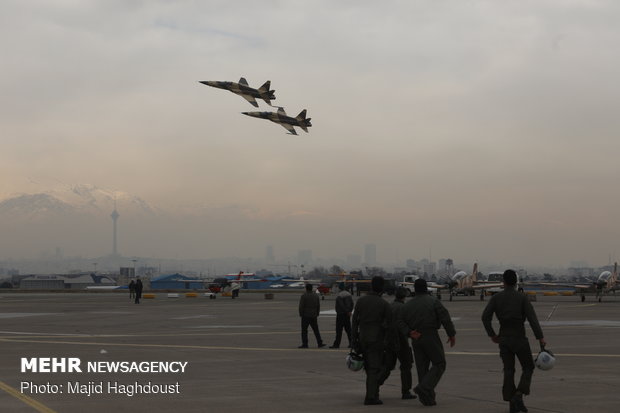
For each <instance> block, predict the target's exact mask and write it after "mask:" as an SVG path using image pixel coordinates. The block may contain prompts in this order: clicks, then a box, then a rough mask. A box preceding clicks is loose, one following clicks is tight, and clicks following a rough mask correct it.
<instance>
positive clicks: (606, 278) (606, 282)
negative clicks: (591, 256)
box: [526, 262, 620, 303]
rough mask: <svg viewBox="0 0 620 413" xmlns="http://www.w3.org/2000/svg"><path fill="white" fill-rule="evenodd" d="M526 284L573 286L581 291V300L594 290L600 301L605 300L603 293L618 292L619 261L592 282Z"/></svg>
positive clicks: (534, 283) (619, 285)
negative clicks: (611, 269) (610, 269)
mask: <svg viewBox="0 0 620 413" xmlns="http://www.w3.org/2000/svg"><path fill="white" fill-rule="evenodd" d="M526 285H542V286H546V287H572V288H574V289H575V290H577V291H579V293H580V295H581V301H582V302H583V301H585V300H586V294H585V293H586V292H588V291H590V292H591V291H592V290H594V292H595V293H596V299H597V300H598V302H599V303H600V302H602V301H603V295H605V294H606V293H610V292H612V293H614V294H615V293H616V290H618V288H619V287H620V280H619V279H618V263H617V262H616V263H614V268H613V272H612V271H603V272H601V273H600V274H599V276H598V277H597V278H596V280H594V281H592V284H579V283H578V284H575V283H562V282H528V283H526Z"/></svg>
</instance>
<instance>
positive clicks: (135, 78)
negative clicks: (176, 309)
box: [0, 0, 620, 266]
mask: <svg viewBox="0 0 620 413" xmlns="http://www.w3.org/2000/svg"><path fill="white" fill-rule="evenodd" d="M618 21H620V4H619V3H618V2H616V1H611V0H610V1H596V0H583V1H578V0H573V1H569V0H536V1H516V0H505V1H465V0H454V1H448V0H427V1H410V0H406V1H405V0H403V1H389V0H388V1H382V2H377V1H327V0H326V1H321V0H313V1H292V0H286V1H285V0H282V1H254V0H253V1H249V0H248V1H231V0H223V1H137V0H136V1H110V0H101V1H81V0H79V1H78V0H58V1H21V0H19V1H18V0H14V1H11V0H8V1H7V0H5V1H3V2H2V3H0V50H2V58H1V62H2V63H1V64H0V71H1V72H0V74H1V76H0V139H1V142H2V150H0V198H5V197H7V196H9V195H11V194H14V193H34V192H37V191H44V190H46V189H48V188H49V187H52V186H53V185H57V184H58V183H60V182H62V183H66V184H78V183H80V184H84V183H88V184H94V185H98V186H100V187H105V188H112V189H114V190H119V191H125V192H128V193H131V194H135V195H137V196H140V197H141V198H143V199H145V200H147V202H149V203H150V204H152V205H156V206H157V207H160V208H163V209H166V210H167V211H188V210H193V209H195V208H198V207H200V208H202V210H211V211H213V210H217V211H221V210H227V211H231V212H230V213H231V214H233V218H230V216H229V218H228V219H229V221H230V222H229V223H228V224H227V225H229V226H228V227H227V225H224V224H222V225H218V226H217V231H222V232H221V233H220V232H215V229H213V231H212V232H211V233H210V234H209V238H210V239H211V242H212V243H213V245H214V249H213V250H210V251H209V252H206V251H205V254H206V255H208V254H217V255H240V256H244V255H254V256H261V255H262V254H263V253H264V248H265V246H266V245H269V244H271V245H274V248H275V249H276V254H277V255H278V254H280V255H284V254H294V253H295V252H296V251H297V250H298V249H307V248H308V249H312V250H313V251H314V253H315V255H321V256H332V255H333V256H341V255H346V254H352V253H356V254H361V252H362V248H363V245H364V244H366V243H375V244H377V247H378V255H379V259H380V260H393V259H395V258H399V259H401V260H404V259H406V258H409V257H413V258H422V257H426V256H428V254H429V249H430V248H432V251H433V252H432V254H433V258H439V257H452V258H454V259H455V260H460V261H466V262H471V261H474V260H487V261H494V262H506V263H520V264H523V265H527V264H540V265H550V266H551V265H560V264H562V265H567V264H568V263H569V261H571V260H587V261H589V262H590V263H591V264H592V265H602V264H606V263H607V261H608V259H609V256H610V255H611V256H612V257H613V258H615V259H616V258H617V259H620V250H619V249H618V245H619V244H618V242H619V240H618V237H619V235H620V220H618V212H617V211H618V205H620V195H619V191H618V190H617V179H618V176H619V172H620V167H619V163H618V153H620V152H619V150H620V143H619V140H618V132H619V131H620V116H618V107H619V103H620V102H619V101H620V82H619V81H618V73H620V54H619V53H618V44H620V25H618ZM242 76H243V77H245V78H246V79H247V80H248V82H249V83H250V85H251V86H255V87H259V86H260V85H262V83H263V82H265V81H266V80H271V82H272V83H271V84H272V88H273V89H275V90H276V97H277V99H276V101H275V102H274V104H277V105H281V106H284V107H285V108H286V110H287V112H288V113H289V114H291V115H296V114H297V113H299V112H300V111H301V110H302V109H307V110H308V116H310V117H311V118H312V123H313V126H312V128H310V133H309V134H305V133H304V132H303V131H301V130H300V131H299V134H300V135H299V136H290V135H287V134H286V131H285V130H284V129H283V128H282V127H280V126H278V125H276V124H274V123H271V122H268V121H265V120H260V119H254V118H250V117H246V116H243V115H241V114H240V112H242V111H250V110H254V108H253V107H252V106H251V105H249V104H248V103H247V102H245V100H243V99H242V98H241V97H238V96H235V95H233V94H232V93H230V92H227V91H223V90H218V89H214V88H210V87H206V86H204V85H201V84H199V83H198V81H199V80H232V81H238V80H239V78H240V77H242ZM260 103H261V110H268V106H266V105H265V104H263V103H262V101H261V102H260ZM121 214H122V212H121ZM234 216H236V217H237V218H238V219H236V218H234ZM240 223H243V224H244V225H248V228H251V229H250V230H249V231H251V234H248V233H247V232H246V234H245V235H247V236H245V235H244V228H245V227H242V226H241V224H240ZM171 231H172V230H171ZM231 234H234V235H231ZM219 236H221V237H223V238H226V239H229V240H230V241H229V242H227V243H226V244H225V245H226V246H225V247H222V248H220V249H219V250H218V249H217V248H216V245H217V242H213V238H215V239H217V238H218V237H219ZM205 237H206V236H205ZM179 238H182V237H179ZM170 247H171V248H172V249H174V248H176V249H177V251H172V250H171V251H157V252H155V251H156V249H153V251H146V250H141V249H140V247H139V246H138V245H136V246H133V247H131V248H133V249H134V251H133V252H132V251H125V252H126V253H127V254H128V255H129V254H132V253H133V254H136V255H137V254H147V253H150V252H152V253H159V254H168V255H169V256H170V257H183V256H185V255H191V256H193V257H196V254H198V252H196V251H198V250H196V251H194V250H191V252H190V253H188V254H186V253H185V252H184V251H185V250H189V248H186V247H187V246H184V245H182V244H178V245H176V246H175V245H172V246H170ZM131 248H129V247H128V248H126V249H131ZM235 248H238V250H237V251H235Z"/></svg>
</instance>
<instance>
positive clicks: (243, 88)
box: [200, 77, 276, 107]
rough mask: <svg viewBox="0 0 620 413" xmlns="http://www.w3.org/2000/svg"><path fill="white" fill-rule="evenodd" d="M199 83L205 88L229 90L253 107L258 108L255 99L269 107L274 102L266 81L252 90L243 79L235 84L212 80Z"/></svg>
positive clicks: (273, 95)
mask: <svg viewBox="0 0 620 413" xmlns="http://www.w3.org/2000/svg"><path fill="white" fill-rule="evenodd" d="M200 83H202V84H203V85H207V86H212V87H216V88H218V89H224V90H230V91H231V92H232V93H234V94H236V95H239V96H241V97H242V98H244V99H245V100H247V101H248V102H250V103H251V104H252V106H254V107H258V103H257V102H256V99H262V100H264V101H265V102H266V103H267V104H268V105H269V106H271V101H272V100H275V98H276V96H275V92H276V91H275V90H269V88H270V87H271V81H269V80H268V81H266V82H265V83H264V84H263V85H262V86H261V87H260V88H258V89H254V88H252V87H250V86H249V85H248V81H247V80H245V78H243V77H242V78H241V79H239V83H235V82H220V81H214V80H203V81H201V82H200Z"/></svg>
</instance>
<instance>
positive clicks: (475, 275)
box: [471, 262, 478, 282]
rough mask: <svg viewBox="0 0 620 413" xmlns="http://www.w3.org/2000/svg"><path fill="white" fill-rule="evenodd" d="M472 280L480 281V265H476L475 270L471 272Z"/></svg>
mask: <svg viewBox="0 0 620 413" xmlns="http://www.w3.org/2000/svg"><path fill="white" fill-rule="evenodd" d="M471 279H472V281H473V282H476V281H478V263H477V262H475V263H474V269H473V270H472V272H471Z"/></svg>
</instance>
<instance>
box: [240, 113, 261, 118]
mask: <svg viewBox="0 0 620 413" xmlns="http://www.w3.org/2000/svg"><path fill="white" fill-rule="evenodd" d="M241 113H243V114H244V115H248V116H252V117H253V118H258V117H259V116H258V113H257V112H241Z"/></svg>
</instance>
